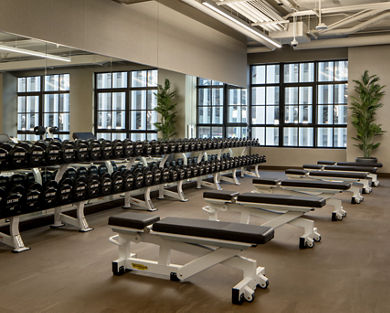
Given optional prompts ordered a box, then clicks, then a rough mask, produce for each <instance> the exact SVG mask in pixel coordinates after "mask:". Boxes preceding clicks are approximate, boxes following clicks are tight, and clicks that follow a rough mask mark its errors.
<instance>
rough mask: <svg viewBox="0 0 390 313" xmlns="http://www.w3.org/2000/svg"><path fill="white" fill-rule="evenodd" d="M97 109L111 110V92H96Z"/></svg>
mask: <svg viewBox="0 0 390 313" xmlns="http://www.w3.org/2000/svg"><path fill="white" fill-rule="evenodd" d="M97 105H98V110H111V92H100V93H98V103H97Z"/></svg>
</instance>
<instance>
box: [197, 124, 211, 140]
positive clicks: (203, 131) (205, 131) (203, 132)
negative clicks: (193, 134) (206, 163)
mask: <svg viewBox="0 0 390 313" xmlns="http://www.w3.org/2000/svg"><path fill="white" fill-rule="evenodd" d="M210 136H211V130H210V127H204V126H200V127H199V128H198V138H210Z"/></svg>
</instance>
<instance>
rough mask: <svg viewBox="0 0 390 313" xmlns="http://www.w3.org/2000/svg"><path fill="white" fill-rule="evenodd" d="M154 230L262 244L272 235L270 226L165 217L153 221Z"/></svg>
mask: <svg viewBox="0 0 390 313" xmlns="http://www.w3.org/2000/svg"><path fill="white" fill-rule="evenodd" d="M152 229H153V230H154V231H156V232H163V233H170V234H178V235H186V236H194V237H203V238H204V237H206V238H213V239H221V240H229V241H236V242H245V243H250V244H264V243H266V242H267V241H270V240H271V239H272V238H273V237H274V230H273V229H272V228H271V227H266V226H256V225H248V224H239V223H229V222H219V221H209V220H200V219H192V218H191V219H190V218H179V217H167V218H164V219H162V220H161V221H159V222H157V223H154V224H153V226H152Z"/></svg>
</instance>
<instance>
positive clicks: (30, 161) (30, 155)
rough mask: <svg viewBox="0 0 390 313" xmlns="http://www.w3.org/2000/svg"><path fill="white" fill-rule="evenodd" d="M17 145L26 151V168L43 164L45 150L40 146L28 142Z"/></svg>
mask: <svg viewBox="0 0 390 313" xmlns="http://www.w3.org/2000/svg"><path fill="white" fill-rule="evenodd" d="M19 145H20V146H22V147H23V148H25V149H26V151H27V155H26V158H27V159H26V166H29V167H35V166H39V165H42V164H44V163H45V150H44V149H43V148H42V147H41V146H39V145H35V144H34V143H32V142H29V141H23V142H20V143H19ZM0 153H1V152H0ZM1 159H2V157H0V162H1Z"/></svg>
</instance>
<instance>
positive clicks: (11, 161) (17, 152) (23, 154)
mask: <svg viewBox="0 0 390 313" xmlns="http://www.w3.org/2000/svg"><path fill="white" fill-rule="evenodd" d="M0 147H1V148H2V149H3V150H7V153H6V154H7V158H8V159H7V168H10V169H13V168H21V167H24V166H26V165H27V160H28V159H29V157H28V152H27V151H26V149H25V148H24V147H23V145H20V144H15V143H13V142H7V143H1V144H0Z"/></svg>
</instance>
